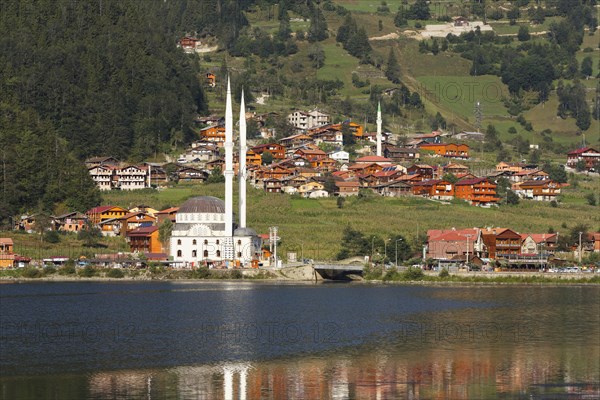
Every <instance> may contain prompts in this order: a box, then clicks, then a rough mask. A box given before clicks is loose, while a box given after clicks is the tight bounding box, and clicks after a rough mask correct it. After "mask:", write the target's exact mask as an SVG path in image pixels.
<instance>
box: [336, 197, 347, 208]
mask: <svg viewBox="0 0 600 400" xmlns="http://www.w3.org/2000/svg"><path fill="white" fill-rule="evenodd" d="M345 202H346V198H345V197H344V196H338V198H337V200H336V203H337V208H344V203H345Z"/></svg>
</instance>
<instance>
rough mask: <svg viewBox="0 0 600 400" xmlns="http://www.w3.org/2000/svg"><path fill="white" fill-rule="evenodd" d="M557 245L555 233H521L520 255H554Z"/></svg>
mask: <svg viewBox="0 0 600 400" xmlns="http://www.w3.org/2000/svg"><path fill="white" fill-rule="evenodd" d="M557 244H558V235H557V234H556V233H522V234H521V254H523V255H535V254H541V253H545V254H554V252H555V251H556V247H557Z"/></svg>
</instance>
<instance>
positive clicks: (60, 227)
mask: <svg viewBox="0 0 600 400" xmlns="http://www.w3.org/2000/svg"><path fill="white" fill-rule="evenodd" d="M87 220H88V217H87V216H86V215H84V214H82V213H80V212H77V211H73V212H69V213H66V214H62V215H59V216H56V217H54V218H53V223H54V227H53V228H54V230H56V231H59V232H79V231H80V230H82V229H83V228H84V227H85V224H86V223H87Z"/></svg>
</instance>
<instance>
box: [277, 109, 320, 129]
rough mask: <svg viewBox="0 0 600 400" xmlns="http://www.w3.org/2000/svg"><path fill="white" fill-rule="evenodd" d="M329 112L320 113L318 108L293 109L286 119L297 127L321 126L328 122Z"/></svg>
mask: <svg viewBox="0 0 600 400" xmlns="http://www.w3.org/2000/svg"><path fill="white" fill-rule="evenodd" d="M329 119H330V118H329V114H325V113H322V112H320V111H318V110H312V111H309V112H305V111H295V112H293V113H291V114H289V115H288V117H287V120H288V122H289V123H290V124H292V125H294V126H295V127H296V128H298V129H303V130H306V129H311V128H314V127H316V126H321V125H325V124H328V123H329Z"/></svg>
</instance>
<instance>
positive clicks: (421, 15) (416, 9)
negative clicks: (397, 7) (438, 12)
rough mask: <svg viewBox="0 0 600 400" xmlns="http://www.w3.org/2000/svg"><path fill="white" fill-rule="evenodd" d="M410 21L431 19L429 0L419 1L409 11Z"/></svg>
mask: <svg viewBox="0 0 600 400" xmlns="http://www.w3.org/2000/svg"><path fill="white" fill-rule="evenodd" d="M409 15H410V19H420V20H426V19H431V12H430V11H429V5H428V4H427V0H417V1H416V2H415V3H414V4H413V5H412V6H410V9H409Z"/></svg>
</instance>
